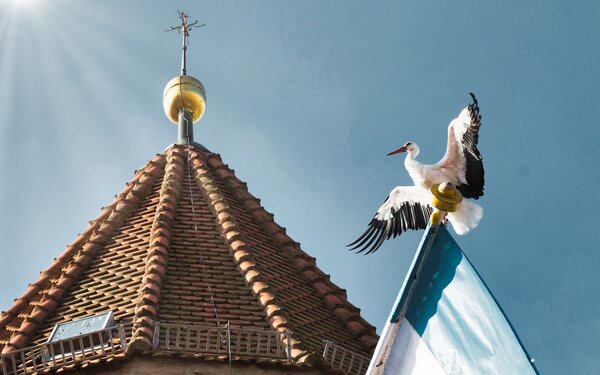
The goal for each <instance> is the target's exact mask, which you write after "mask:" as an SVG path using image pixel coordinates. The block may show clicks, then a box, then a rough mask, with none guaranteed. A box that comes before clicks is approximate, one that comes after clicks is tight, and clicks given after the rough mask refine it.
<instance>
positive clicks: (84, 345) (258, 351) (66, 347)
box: [0, 322, 370, 375]
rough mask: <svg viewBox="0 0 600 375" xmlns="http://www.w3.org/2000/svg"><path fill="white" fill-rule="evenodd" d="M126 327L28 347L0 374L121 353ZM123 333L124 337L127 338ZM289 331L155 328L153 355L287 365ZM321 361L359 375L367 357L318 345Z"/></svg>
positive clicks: (4, 361) (3, 359)
mask: <svg viewBox="0 0 600 375" xmlns="http://www.w3.org/2000/svg"><path fill="white" fill-rule="evenodd" d="M130 329H131V325H130V324H127V325H123V324H119V325H117V326H115V327H109V328H106V329H102V330H99V331H96V332H91V333H88V334H84V335H80V336H75V337H71V338H68V339H64V340H59V341H55V342H51V343H44V344H39V345H35V346H31V347H28V348H25V349H19V350H15V351H13V352H10V353H6V354H2V355H0V375H30V374H31V375H32V374H35V373H38V372H42V371H44V372H51V371H52V370H56V369H58V368H61V367H63V366H66V365H81V364H83V363H85V362H89V361H92V360H94V359H99V358H106V357H111V356H115V355H117V354H122V353H125V351H126V350H127V341H128V339H129V337H130V334H131V332H127V331H128V330H130ZM127 333H129V335H128V334H127ZM291 337H292V332H276V331H266V330H258V329H248V328H241V327H235V326H231V325H229V324H226V325H221V326H205V325H181V324H169V323H159V322H157V323H155V326H154V342H153V347H152V349H153V350H154V351H157V350H159V351H172V352H189V353H202V354H213V355H225V356H227V357H229V358H231V357H232V356H240V357H249V358H275V359H282V360H287V361H288V362H291V361H292V347H291ZM324 342H325V347H324V350H323V358H324V360H325V361H326V362H327V363H329V364H330V365H331V366H333V367H334V368H337V369H340V370H342V371H344V372H346V373H347V374H348V375H363V374H364V373H365V372H366V370H367V367H368V366H369V361H370V358H369V357H368V356H365V355H362V354H358V353H355V352H353V351H351V350H348V349H344V348H343V347H341V346H339V345H337V344H335V343H333V342H331V341H324Z"/></svg>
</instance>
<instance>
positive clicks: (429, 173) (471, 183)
mask: <svg viewBox="0 0 600 375" xmlns="http://www.w3.org/2000/svg"><path fill="white" fill-rule="evenodd" d="M470 95H471V97H472V98H473V103H471V104H469V105H468V106H467V107H466V108H465V109H463V110H462V111H461V112H460V114H459V115H458V117H457V118H455V119H454V120H452V122H450V125H448V145H447V147H446V154H445V155H444V157H443V158H442V159H441V160H440V161H439V162H437V163H436V164H433V165H426V164H422V163H419V162H418V161H417V160H416V159H415V158H416V157H417V155H418V154H419V147H418V146H417V145H416V144H415V143H414V142H407V143H405V144H404V146H402V147H400V148H399V149H397V150H395V151H392V152H390V153H389V154H387V155H388V156H389V155H395V154H399V153H403V152H406V153H407V154H406V159H405V160H404V166H405V167H406V170H407V171H408V174H409V175H410V177H411V178H412V180H413V182H414V184H415V186H398V187H396V188H394V190H392V191H391V193H390V195H389V196H388V197H387V199H386V200H385V202H384V203H383V205H381V207H379V209H378V210H377V213H376V214H375V216H374V217H373V219H372V220H371V222H370V223H369V227H368V228H367V230H366V231H365V233H363V235H362V236H360V237H359V238H358V239H357V240H356V241H354V242H353V243H351V244H349V245H348V246H350V247H351V250H355V249H359V251H358V252H359V253H360V252H363V251H365V250H367V249H368V250H367V252H366V254H370V253H372V252H374V251H376V250H377V249H379V247H380V246H381V244H382V243H383V241H385V240H386V239H389V238H390V237H392V236H393V237H396V236H397V235H399V234H401V233H402V232H404V231H406V230H408V229H414V230H417V229H425V228H426V227H427V223H428V221H429V217H430V215H431V213H432V212H433V207H432V206H431V198H432V194H431V192H430V190H429V189H430V187H431V186H433V185H435V184H439V183H443V182H452V183H453V184H454V185H455V186H456V188H457V189H458V190H459V191H460V192H461V193H462V195H463V196H464V197H465V198H473V199H479V197H481V196H482V195H483V185H484V172H483V161H482V159H481V155H480V154H479V150H477V142H478V139H479V126H480V125H481V115H480V114H479V107H478V103H477V99H476V98H475V95H473V94H470ZM482 216H483V209H482V208H481V207H480V206H478V205H477V204H475V203H472V202H469V201H466V200H463V202H462V203H461V204H460V206H459V208H458V210H457V211H455V212H450V213H448V216H447V218H448V221H450V223H451V224H452V227H453V228H454V230H455V231H456V233H457V234H459V235H462V234H465V233H467V232H468V231H469V230H471V229H473V228H475V227H476V226H477V224H478V223H479V220H480V219H481V217H482Z"/></svg>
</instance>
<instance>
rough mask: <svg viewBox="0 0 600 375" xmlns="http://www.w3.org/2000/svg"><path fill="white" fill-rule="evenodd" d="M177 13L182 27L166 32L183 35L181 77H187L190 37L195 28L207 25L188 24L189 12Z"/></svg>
mask: <svg viewBox="0 0 600 375" xmlns="http://www.w3.org/2000/svg"><path fill="white" fill-rule="evenodd" d="M177 13H179V18H180V19H181V26H171V28H170V29H169V30H165V31H173V30H177V32H178V33H179V34H182V42H181V75H182V76H185V75H186V52H187V46H188V43H189V37H190V31H191V30H192V29H193V28H195V27H202V26H204V25H206V24H205V23H203V24H202V25H198V20H196V21H194V22H192V23H188V20H187V18H188V14H187V10H186V11H183V12H182V11H179V10H178V11H177Z"/></svg>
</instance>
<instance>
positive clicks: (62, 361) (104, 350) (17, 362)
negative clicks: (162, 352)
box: [0, 325, 127, 375]
mask: <svg viewBox="0 0 600 375" xmlns="http://www.w3.org/2000/svg"><path fill="white" fill-rule="evenodd" d="M126 349H127V340H126V337H125V328H124V326H123V325H118V326H116V327H110V328H105V329H102V330H100V331H96V332H92V333H88V334H84V335H80V336H75V337H71V338H68V339H64V340H60V341H55V342H51V343H45V344H40V345H36V346H30V347H28V348H25V349H19V350H15V351H12V352H10V353H6V354H2V355H1V356H0V368H1V369H2V374H4V375H27V374H34V373H36V372H38V371H43V370H45V371H50V370H52V369H56V368H59V367H62V366H65V365H71V364H78V363H83V362H86V361H90V360H93V359H96V358H101V357H102V358H104V357H107V356H113V355H116V354H119V353H124V352H125V350H126Z"/></svg>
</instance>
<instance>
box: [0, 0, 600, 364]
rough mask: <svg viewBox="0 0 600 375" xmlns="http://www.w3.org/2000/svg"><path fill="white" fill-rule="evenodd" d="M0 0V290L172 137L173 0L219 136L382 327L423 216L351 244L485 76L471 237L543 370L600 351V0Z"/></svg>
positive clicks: (213, 136)
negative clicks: (181, 12) (185, 16)
mask: <svg viewBox="0 0 600 375" xmlns="http://www.w3.org/2000/svg"><path fill="white" fill-rule="evenodd" d="M15 1H16V0H0V176H3V178H2V180H3V183H2V184H0V242H1V243H2V245H1V246H0V259H1V261H0V262H1V263H0V265H1V266H0V309H6V308H7V307H8V306H10V304H11V302H12V300H13V298H15V297H17V296H19V295H21V294H22V293H23V292H24V290H25V289H26V286H27V284H28V283H30V282H33V281H34V280H36V279H37V277H38V272H39V271H41V270H43V269H45V268H46V267H47V266H48V265H49V264H50V263H51V261H52V258H54V257H56V256H58V255H59V254H60V253H61V252H62V251H63V249H64V247H65V246H66V245H67V244H68V243H70V242H71V241H72V240H73V239H74V238H75V236H76V234H77V233H78V232H80V231H82V230H83V229H84V228H85V226H86V225H87V221H88V220H92V219H94V218H95V217H96V216H97V215H98V213H99V211H100V208H101V207H102V206H104V205H106V204H108V203H110V202H111V201H112V198H113V195H115V194H117V193H119V192H120V191H121V190H122V188H123V187H124V184H125V182H127V181H129V180H130V179H131V177H132V176H133V171H134V170H135V169H137V168H139V167H140V166H142V165H143V164H144V163H145V162H146V161H147V160H148V159H150V158H152V156H153V155H154V154H155V153H157V152H161V151H162V150H163V149H165V148H166V147H167V146H168V145H169V144H171V143H173V142H174V141H175V140H176V127H175V126H174V125H172V124H171V123H170V122H169V121H168V120H167V119H166V117H165V116H164V114H163V110H162V105H161V98H162V90H163V87H164V85H165V84H166V82H167V81H168V80H169V79H170V78H172V77H173V76H175V75H177V74H178V70H179V64H180V50H179V47H180V46H179V44H180V39H179V35H177V34H174V33H165V32H164V30H165V29H166V28H167V27H168V26H171V25H176V24H177V21H178V20H177V13H176V10H177V9H188V10H189V12H190V15H191V17H192V19H198V20H199V21H200V23H206V24H207V26H206V27H203V28H202V29H198V30H194V31H193V34H192V36H191V39H190V49H189V64H188V73H189V74H191V75H194V76H195V77H196V78H198V79H200V80H201V81H202V82H203V83H204V85H205V87H206V89H207V95H208V106H207V112H206V115H205V117H204V118H203V119H202V121H201V122H200V123H198V124H196V125H195V131H194V135H195V138H196V140H197V141H198V142H200V143H202V144H203V145H205V146H206V147H208V148H209V149H211V150H213V151H215V152H218V153H220V154H221V156H222V157H223V159H224V161H225V162H226V163H228V164H229V165H230V166H231V167H232V168H234V169H235V170H236V173H237V175H238V177H239V178H241V179H242V180H244V181H246V182H247V183H248V186H249V189H250V191H251V192H252V193H253V194H254V195H255V196H257V197H259V198H261V199H262V204H263V205H264V206H265V207H266V208H267V209H268V210H269V211H271V212H273V213H274V214H275V218H276V220H277V222H278V223H279V224H281V225H283V226H285V227H287V229H288V233H289V234H290V235H291V236H292V237H293V238H294V239H295V240H297V241H299V242H301V243H302V247H303V249H304V250H305V251H307V252H308V253H310V254H311V255H313V256H315V257H316V258H317V259H318V265H319V266H320V267H321V268H322V269H323V270H324V271H325V272H326V273H329V274H331V277H332V280H333V281H334V282H335V283H337V284H338V285H340V286H341V287H343V288H346V289H347V290H348V295H349V298H350V300H351V301H352V302H353V303H354V304H355V305H357V306H358V307H360V308H361V309H362V313H363V316H364V317H365V318H366V319H367V320H369V321H370V322H371V323H372V324H374V325H376V326H377V327H378V328H379V329H381V328H382V327H383V324H384V321H385V319H386V317H387V315H388V313H389V310H390V308H391V306H392V304H393V301H394V298H395V295H396V293H397V290H398V289H399V287H400V284H401V282H402V280H403V278H404V276H405V273H406V271H407V269H408V266H409V263H410V260H411V259H412V256H413V254H414V251H415V250H416V247H417V244H418V242H419V239H420V235H421V233H409V234H407V235H403V236H402V237H401V238H399V239H396V240H394V241H389V242H387V243H386V244H385V245H384V246H383V247H382V249H380V251H378V252H377V253H376V254H374V255H372V256H368V257H365V256H361V255H354V254H352V253H348V252H347V251H346V250H345V247H344V245H345V244H346V243H349V242H351V241H352V240H353V239H354V238H355V237H356V236H357V235H359V234H360V233H362V231H363V230H364V228H365V225H366V224H367V223H368V221H369V220H370V218H371V216H372V214H373V213H374V210H375V209H376V208H377V207H378V205H379V204H380V203H381V201H383V199H384V198H385V196H386V195H387V194H388V193H389V191H390V190H391V189H392V188H393V187H394V186H396V185H407V184H410V183H411V181H410V179H409V177H408V175H407V173H406V172H405V171H404V167H403V164H402V161H403V159H402V157H385V156H384V155H385V154H386V153H387V152H389V151H391V150H394V149H396V148H398V147H399V146H401V145H402V144H404V143H405V142H406V141H409V140H410V141H414V142H417V143H418V144H419V146H420V148H421V155H420V156H419V159H420V160H422V161H424V162H427V163H433V162H436V161H437V160H438V159H439V158H440V157H441V156H442V155H443V153H444V148H445V142H446V138H445V137H446V126H447V124H448V123H449V121H450V120H451V119H452V118H454V117H455V116H456V115H457V114H458V113H459V112H460V110H461V109H462V108H463V107H464V106H465V105H466V104H467V103H468V100H469V97H468V92H470V91H472V92H474V93H476V94H477V96H478V98H479V100H480V107H481V113H482V116H483V122H482V124H483V125H482V129H481V133H480V151H481V152H482V155H483V157H484V163H485V167H486V190H485V196H484V197H483V198H482V199H481V200H480V201H479V203H480V204H481V205H482V206H483V207H484V210H485V216H484V219H483V221H482V222H481V224H480V226H479V227H478V228H477V229H476V230H475V231H474V232H472V233H470V234H468V235H466V236H463V237H458V236H456V240H457V242H458V243H459V244H460V245H461V246H462V248H463V250H464V251H465V252H466V253H467V255H468V256H469V257H470V259H471V261H472V262H473V263H474V265H475V266H476V267H477V269H478V270H479V272H480V273H481V275H482V277H483V278H484V279H485V280H486V282H487V284H488V285H489V287H490V288H491V289H492V291H493V292H494V294H495V296H496V297H497V299H498V300H499V301H500V303H501V304H502V306H503V308H504V310H505V311H506V313H507V314H508V316H509V317H510V319H511V320H512V322H513V324H514V326H515V327H516V329H517V331H518V333H519V335H520V336H521V339H522V341H523V342H524V344H525V345H526V347H527V349H528V350H529V352H530V354H531V355H532V356H533V357H534V358H535V359H536V364H537V366H538V368H539V370H540V371H541V373H544V374H567V373H568V374H588V373H595V372H597V371H598V368H600V356H599V355H598V349H597V348H598V347H600V302H599V301H600V299H599V298H598V288H597V285H598V281H599V280H598V278H599V276H598V272H597V269H598V268H599V266H600V255H599V254H598V251H597V250H598V245H597V241H596V237H597V236H595V235H594V234H593V231H594V230H596V228H597V227H598V224H600V223H599V220H598V215H597V212H598V210H599V209H600V205H599V202H600V199H599V198H598V193H597V186H598V184H600V172H599V168H598V165H597V164H598V162H599V161H600V152H599V151H598V144H600V131H599V130H598V118H600V101H599V99H598V98H599V96H598V92H599V91H600V43H598V41H599V39H600V5H599V4H598V3H597V2H592V1H589V2H585V1H578V2H563V1H525V2H521V1H518V2H517V1H504V2H497V1H496V2H492V1H462V2H445V1H430V2H422V1H403V2H401V1H389V2H384V1H374V2H349V1H344V2H342V1H336V2H332V1H318V2H317V1H303V2H291V1H288V2H263V1H261V2H241V1H240V2H237V1H236V2H233V1H229V2H228V1H224V2H199V1H198V2H191V1H187V2H186V1H179V2H163V1H157V0H155V1H128V2H123V1H93V0H91V1H85V2H83V1H79V2H77V1H73V0H72V1H68V0H54V1H42V0H28V1H27V2H23V0H21V3H19V4H17V3H16V2H15Z"/></svg>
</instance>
